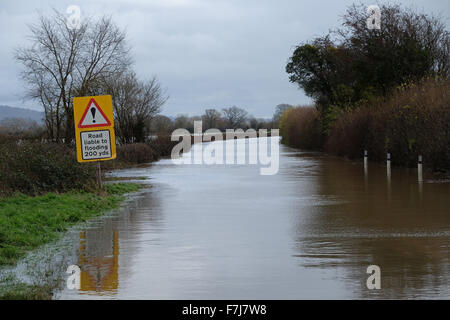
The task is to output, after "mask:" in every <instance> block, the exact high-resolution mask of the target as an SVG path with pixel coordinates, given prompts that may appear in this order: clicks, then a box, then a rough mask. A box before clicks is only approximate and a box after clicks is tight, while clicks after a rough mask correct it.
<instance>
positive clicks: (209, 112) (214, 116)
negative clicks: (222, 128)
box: [202, 109, 222, 130]
mask: <svg viewBox="0 0 450 320" xmlns="http://www.w3.org/2000/svg"><path fill="white" fill-rule="evenodd" d="M221 117H222V114H221V113H220V111H217V110H216V109H206V110H205V113H204V114H203V115H202V121H203V128H204V129H205V130H206V129H210V128H217V125H218V121H219V120H220V118H221Z"/></svg>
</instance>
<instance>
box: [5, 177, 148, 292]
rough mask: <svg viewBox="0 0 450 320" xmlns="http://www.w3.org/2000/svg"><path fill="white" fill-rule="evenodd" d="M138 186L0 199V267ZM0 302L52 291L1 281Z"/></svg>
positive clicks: (112, 205)
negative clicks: (0, 300)
mask: <svg viewBox="0 0 450 320" xmlns="http://www.w3.org/2000/svg"><path fill="white" fill-rule="evenodd" d="M141 187H142V185H140V184H133V183H114V184H107V185H105V188H104V190H102V191H98V192H84V191H71V192H67V193H63V194H57V193H47V194H45V195H41V196H36V197H32V196H26V195H23V194H16V195H14V196H12V197H8V198H2V199H0V267H1V266H5V265H11V264H15V263H17V261H18V260H19V259H20V258H22V257H24V256H25V255H26V253H27V252H28V251H30V250H33V249H35V248H37V247H38V246H40V245H43V244H46V243H48V242H50V241H53V240H56V239H57V238H58V237H60V236H61V235H62V234H63V232H65V231H67V230H68V228H70V227H71V226H73V225H75V224H77V223H81V222H85V221H87V220H89V219H91V218H93V217H97V216H100V215H101V214H104V213H105V212H106V211H108V210H110V209H113V208H116V207H118V205H119V204H120V202H122V201H123V200H124V199H125V196H124V194H126V193H129V192H134V191H138V190H139V189H140V188H141ZM1 282H3V283H1V285H0V299H19V300H22V299H33V300H34V299H39V300H40V299H51V297H52V288H51V287H50V286H46V285H29V284H25V283H21V282H20V281H18V280H17V279H15V278H8V277H6V278H3V279H1Z"/></svg>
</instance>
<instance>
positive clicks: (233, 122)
mask: <svg viewBox="0 0 450 320" xmlns="http://www.w3.org/2000/svg"><path fill="white" fill-rule="evenodd" d="M222 111H223V115H224V120H225V121H226V124H227V126H228V129H237V128H242V127H243V126H244V125H245V122H246V121H247V111H245V110H244V109H241V108H238V107H236V106H233V107H231V108H225V109H222Z"/></svg>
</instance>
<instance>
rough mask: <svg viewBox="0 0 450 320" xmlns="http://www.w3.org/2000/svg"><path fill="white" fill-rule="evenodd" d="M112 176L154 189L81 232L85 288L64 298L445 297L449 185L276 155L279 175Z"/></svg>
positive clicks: (159, 168)
mask: <svg viewBox="0 0 450 320" xmlns="http://www.w3.org/2000/svg"><path fill="white" fill-rule="evenodd" d="M248 141H250V143H256V141H257V140H256V139H250V140H247V142H248ZM112 175H114V176H119V177H148V178H149V179H150V180H148V181H147V182H149V183H150V184H151V185H152V187H151V188H148V189H146V190H145V191H144V192H142V193H141V194H139V195H138V196H136V197H135V198H133V199H132V200H131V201H129V202H128V203H127V205H126V206H124V207H123V208H122V209H120V210H117V211H116V212H115V213H114V214H112V215H111V216H110V217H107V218H104V219H100V220H99V221H97V222H95V223H93V224H91V225H90V226H89V227H88V228H85V229H82V230H78V231H76V233H75V236H74V237H73V241H74V243H73V244H74V246H75V247H74V249H73V250H72V251H71V252H72V259H71V260H72V262H74V263H75V264H77V265H79V266H80V267H81V270H82V274H81V285H80V289H79V290H76V289H74V290H69V289H67V288H65V289H64V290H62V291H59V292H57V294H56V296H55V298H57V299H313V298H314V299H315V298H319V299H335V298H338V299H340V298H343V299H351V298H362V299H366V298H388V299H406V298H408V299H409V298H426V299H428V298H430V299H441V298H447V299H448V298H450V267H449V258H450V209H449V205H450V184H449V183H436V182H432V181H427V180H425V181H424V183H423V184H419V183H418V182H417V172H416V170H413V169H404V168H395V167H394V168H392V174H391V180H390V181H388V178H387V174H386V167H385V166H384V165H383V164H374V163H369V168H368V173H367V175H365V173H364V169H363V164H362V162H358V161H355V162H351V161H345V160H343V159H339V158H334V157H330V156H325V155H322V154H318V153H310V152H302V151H298V150H294V149H291V148H287V147H285V146H280V170H279V172H278V174H276V175H272V176H262V175H260V174H259V166H258V165H175V164H173V163H172V161H171V160H161V161H159V162H156V163H154V164H153V165H152V166H151V167H149V168H139V169H129V170H120V171H115V172H113V173H112ZM369 265H378V266H379V267H380V269H381V289H380V290H369V289H368V288H367V286H366V280H367V278H368V277H369V274H367V267H368V266H369ZM65 277H67V275H65Z"/></svg>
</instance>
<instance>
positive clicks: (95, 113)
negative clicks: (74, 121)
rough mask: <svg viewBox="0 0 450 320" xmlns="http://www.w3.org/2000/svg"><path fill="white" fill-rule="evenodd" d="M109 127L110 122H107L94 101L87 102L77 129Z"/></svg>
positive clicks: (106, 118)
mask: <svg viewBox="0 0 450 320" xmlns="http://www.w3.org/2000/svg"><path fill="white" fill-rule="evenodd" d="M110 125H111V121H109V119H108V117H107V116H106V115H105V113H104V112H103V110H102V109H101V108H100V106H99V105H98V104H97V102H96V101H95V99H94V98H92V99H91V100H89V103H88V105H87V107H86V110H84V112H83V116H82V117H81V119H80V122H78V128H94V127H106V126H110Z"/></svg>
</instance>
